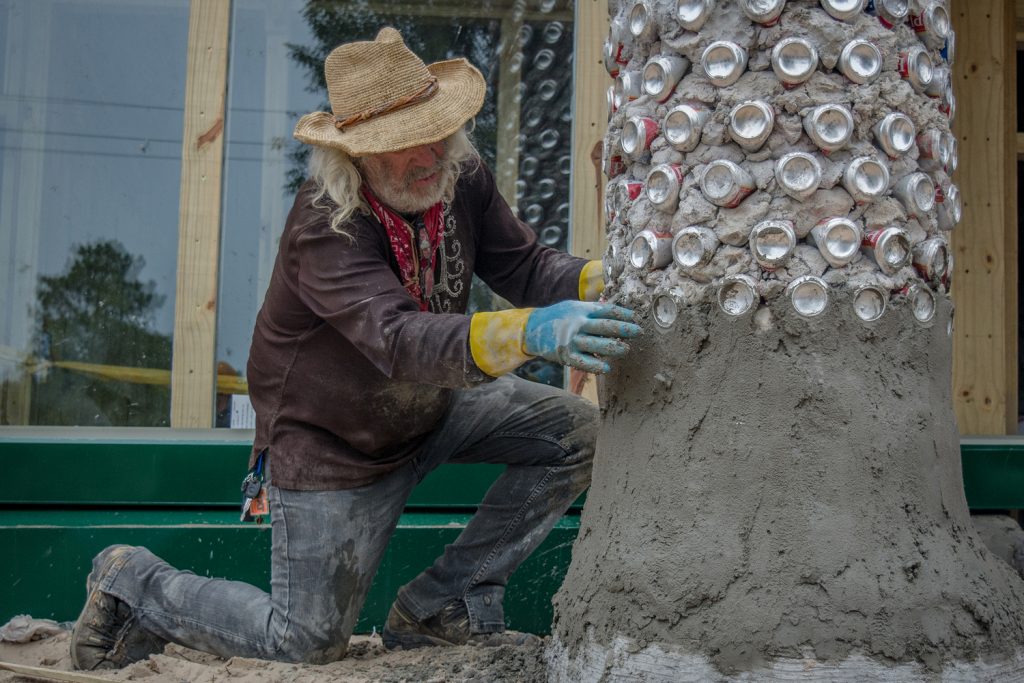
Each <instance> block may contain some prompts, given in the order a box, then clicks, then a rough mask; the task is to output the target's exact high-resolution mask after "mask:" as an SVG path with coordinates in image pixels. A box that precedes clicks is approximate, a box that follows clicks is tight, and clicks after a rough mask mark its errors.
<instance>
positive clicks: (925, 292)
mask: <svg viewBox="0 0 1024 683" xmlns="http://www.w3.org/2000/svg"><path fill="white" fill-rule="evenodd" d="M906 294H907V300H908V301H909V302H910V310H911V311H912V312H913V314H914V318H915V319H916V320H917V322H919V323H928V322H931V320H932V318H934V317H935V308H936V306H935V295H934V294H933V293H932V290H931V289H929V288H928V287H927V286H925V285H922V284H920V283H916V282H915V283H914V284H912V285H910V286H909V287H907V290H906Z"/></svg>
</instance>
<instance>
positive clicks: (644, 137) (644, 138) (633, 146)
mask: <svg viewBox="0 0 1024 683" xmlns="http://www.w3.org/2000/svg"><path fill="white" fill-rule="evenodd" d="M657 136H658V122H657V121H655V120H654V119H649V118H647V117H646V116H631V117H629V118H628V119H626V122H625V123H624V124H622V142H620V143H619V144H620V145H621V146H622V153H623V154H625V155H626V156H627V157H629V158H630V159H639V158H640V157H642V156H643V155H644V154H645V153H646V152H648V151H649V150H650V148H651V142H653V141H654V138H656V137H657Z"/></svg>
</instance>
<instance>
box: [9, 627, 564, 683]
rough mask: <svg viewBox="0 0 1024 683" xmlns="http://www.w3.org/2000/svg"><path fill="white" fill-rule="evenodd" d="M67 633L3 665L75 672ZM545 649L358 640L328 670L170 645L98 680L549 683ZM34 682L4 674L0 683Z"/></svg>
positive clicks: (18, 647)
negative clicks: (393, 645) (392, 646)
mask: <svg viewBox="0 0 1024 683" xmlns="http://www.w3.org/2000/svg"><path fill="white" fill-rule="evenodd" d="M69 635H70V634H69V633H68V632H66V631H65V632H62V633H60V634H59V635H56V636H53V637H52V638H47V639H44V640H38V641H34V642H31V643H26V644H12V643H4V642H0V661H2V662H9V663H13V664H23V665H28V666H41V667H48V668H53V669H60V670H65V671H67V670H70V669H71V658H70V655H69V654H68V638H69ZM542 650H543V648H542V646H537V647H521V648H514V647H511V646H504V647H498V648H473V647H452V648H423V649H419V650H411V651H409V652H387V651H386V650H385V649H384V646H383V645H382V644H381V641H380V638H379V637H377V636H372V637H371V636H355V637H354V638H353V639H352V645H351V646H350V648H349V656H348V657H346V658H345V659H344V660H342V661H340V662H334V663H333V664H326V665H323V666H312V665H303V664H283V663H280V662H266V661H262V660H258V659H244V658H241V657H235V658H232V659H228V660H223V659H220V658H218V657H214V656H212V655H208V654H204V653H201V652H196V651H195V650H189V649H186V648H182V647H178V646H175V645H169V646H168V647H167V649H166V651H165V653H164V654H162V655H154V656H152V657H150V658H149V659H147V660H145V661H142V662H137V663H135V664H133V665H131V666H129V667H127V668H125V669H122V670H120V671H106V672H93V673H91V674H90V675H93V676H101V677H102V678H103V679H104V680H111V681H143V680H144V681H146V682H147V683H182V682H183V681H188V683H220V682H222V681H231V682H232V683H328V682H330V683H369V682H370V681H373V682H374V683H378V682H379V683H403V682H405V683H427V682H431V683H442V682H443V683H458V682H462V681H474V682H478V683H484V682H486V683H533V682H535V681H543V680H544V667H543V663H542V661H541V653H542ZM28 680H34V679H29V678H25V677H23V676H20V675H18V674H14V673H10V672H8V671H3V670H0V683H14V682H17V683H21V682H22V681H28Z"/></svg>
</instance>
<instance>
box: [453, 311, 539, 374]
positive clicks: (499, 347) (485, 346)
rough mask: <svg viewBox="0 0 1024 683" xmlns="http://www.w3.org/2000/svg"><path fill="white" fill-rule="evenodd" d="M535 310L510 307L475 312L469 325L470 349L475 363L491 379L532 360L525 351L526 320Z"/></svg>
mask: <svg viewBox="0 0 1024 683" xmlns="http://www.w3.org/2000/svg"><path fill="white" fill-rule="evenodd" d="M531 313H533V309H532V308H510V309H508V310H507V311H494V312H493V313H475V314H473V317H472V318H471V319H470V323H469V350H470V353H472V354H473V362H475V363H476V365H477V367H478V368H480V369H481V370H483V371H484V372H486V373H487V374H488V375H490V376H491V377H500V376H502V375H504V374H505V373H507V372H511V371H513V370H515V369H516V368H518V367H519V366H520V365H522V364H523V363H525V362H526V361H528V360H530V358H531V356H530V355H529V354H528V353H526V352H525V351H523V340H524V339H525V337H526V320H527V319H528V318H529V317H530V314H531Z"/></svg>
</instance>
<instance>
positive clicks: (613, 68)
mask: <svg viewBox="0 0 1024 683" xmlns="http://www.w3.org/2000/svg"><path fill="white" fill-rule="evenodd" d="M615 51H616V48H615V46H614V45H612V43H611V42H609V41H607V40H606V41H605V43H604V47H603V48H602V49H601V57H602V59H603V60H604V68H605V69H606V70H607V71H608V75H609V76H611V77H612V78H615V77H616V76H618V75H619V63H618V62H616V61H615V57H614V55H615Z"/></svg>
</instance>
